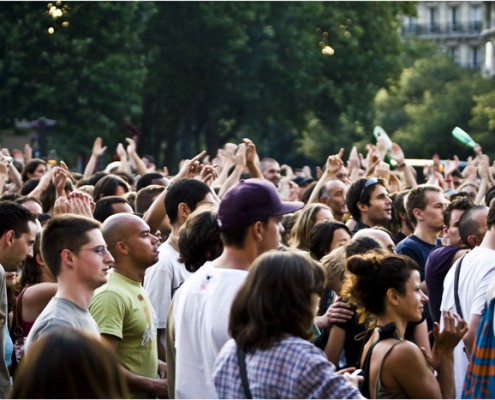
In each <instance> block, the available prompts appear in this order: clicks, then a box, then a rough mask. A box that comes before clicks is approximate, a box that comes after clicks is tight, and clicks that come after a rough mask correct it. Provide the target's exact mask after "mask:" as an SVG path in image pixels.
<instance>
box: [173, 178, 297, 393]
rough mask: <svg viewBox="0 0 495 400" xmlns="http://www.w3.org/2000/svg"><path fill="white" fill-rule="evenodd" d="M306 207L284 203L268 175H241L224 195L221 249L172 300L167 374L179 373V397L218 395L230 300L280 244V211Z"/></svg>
mask: <svg viewBox="0 0 495 400" xmlns="http://www.w3.org/2000/svg"><path fill="white" fill-rule="evenodd" d="M302 207H303V203H301V202H292V203H289V202H282V201H281V200H280V197H279V194H278V192H277V190H276V188H275V186H273V184H272V183H270V182H269V181H267V180H265V179H247V180H243V181H241V182H239V183H238V184H237V185H235V186H233V187H232V188H231V189H230V190H229V191H228V192H227V193H226V194H225V196H224V197H223V198H222V201H221V202H220V207H219V210H218V223H219V225H220V229H221V238H222V242H223V245H224V250H223V253H222V254H221V255H220V257H219V258H217V259H216V260H214V261H212V262H207V263H206V264H205V265H204V266H203V267H201V268H200V269H199V270H198V271H197V272H196V273H194V274H193V275H192V276H191V277H190V278H189V279H187V280H186V281H185V282H184V284H183V285H182V287H181V288H180V289H179V290H178V291H177V293H176V295H175V299H174V302H175V304H174V307H173V308H172V314H173V320H174V326H175V332H174V337H175V366H169V365H167V368H169V367H173V368H174V372H173V373H169V374H168V376H169V377H170V376H174V375H175V393H174V395H175V398H216V397H217V394H216V390H215V385H214V382H213V378H212V373H213V365H214V362H215V358H216V356H217V354H218V352H219V351H220V349H221V348H222V346H223V345H224V344H225V343H226V342H227V340H229V339H230V336H229V334H228V320H229V313H230V307H231V305H232V301H233V299H234V297H235V295H236V294H237V291H238V289H239V287H240V286H241V285H242V284H243V282H244V280H245V278H246V276H247V271H248V270H249V267H250V266H251V264H252V262H253V261H254V260H255V259H256V257H258V256H259V255H260V254H262V253H264V252H265V251H268V250H272V249H275V248H277V247H278V246H279V244H280V218H281V216H282V215H284V214H288V213H291V212H295V211H297V210H299V209H301V208H302ZM168 334H170V332H168Z"/></svg>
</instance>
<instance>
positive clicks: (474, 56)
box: [469, 46, 481, 70]
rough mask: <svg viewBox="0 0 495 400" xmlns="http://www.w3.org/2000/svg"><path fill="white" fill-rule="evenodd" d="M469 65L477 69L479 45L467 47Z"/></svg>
mask: <svg viewBox="0 0 495 400" xmlns="http://www.w3.org/2000/svg"><path fill="white" fill-rule="evenodd" d="M469 53H470V55H469V58H470V65H469V67H470V68H472V69H474V70H479V69H480V66H481V48H480V46H471V47H470V49H469Z"/></svg>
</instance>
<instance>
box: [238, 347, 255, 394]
mask: <svg viewBox="0 0 495 400" xmlns="http://www.w3.org/2000/svg"><path fill="white" fill-rule="evenodd" d="M236 347H237V360H238V361H239V373H240V374H241V381H242V389H243V390H244V395H245V396H246V399H252V398H253V395H252V394H251V390H249V381H248V378H247V373H246V357H245V355H244V352H243V351H242V350H241V348H240V347H239V346H238V345H236Z"/></svg>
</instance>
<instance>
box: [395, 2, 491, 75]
mask: <svg viewBox="0 0 495 400" xmlns="http://www.w3.org/2000/svg"><path fill="white" fill-rule="evenodd" d="M484 3H487V2H482V1H418V2H417V3H416V4H417V5H416V7H417V16H416V17H405V18H404V23H403V27H402V33H403V35H405V36H410V35H416V36H418V37H420V38H424V39H431V40H433V41H435V42H437V43H438V45H439V46H440V47H442V48H443V49H444V50H445V51H446V52H447V54H449V55H450V56H451V57H452V59H453V60H454V61H455V62H456V63H457V64H458V65H460V66H461V67H463V68H469V69H473V70H476V71H480V72H484V71H483V70H484V67H483V60H484V54H483V49H484V48H485V45H484V43H485V40H483V37H482V35H481V33H482V28H483V14H484V12H485V9H486V8H487V7H486V4H484ZM490 3H491V2H490ZM493 10H494V11H493V17H494V18H495V8H494V9H493ZM491 26H493V27H495V20H493V21H492V24H491ZM493 37H494V38H495V30H494V36H493ZM492 59H493V56H492ZM492 64H494V68H495V62H493V63H492ZM482 67H483V68H482Z"/></svg>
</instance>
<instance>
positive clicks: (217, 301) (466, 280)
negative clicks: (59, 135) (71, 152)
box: [0, 138, 495, 398]
mask: <svg viewBox="0 0 495 400" xmlns="http://www.w3.org/2000/svg"><path fill="white" fill-rule="evenodd" d="M126 141H127V143H126V146H124V145H122V144H119V145H118V147H117V149H116V154H117V156H118V158H119V161H117V162H112V163H111V164H109V165H107V166H105V167H104V168H102V169H101V170H100V168H99V167H98V166H99V165H100V163H101V160H102V156H103V155H104V154H105V152H107V151H108V149H107V148H106V146H104V145H103V142H102V140H101V138H96V139H95V141H94V144H93V148H92V153H91V157H90V158H89V161H88V163H87V165H86V167H85V170H84V172H83V173H78V172H76V171H75V170H74V169H72V168H71V167H70V166H69V165H67V164H66V163H65V162H64V161H63V160H60V161H57V160H50V162H47V161H46V160H43V159H39V158H32V154H31V153H32V152H31V148H30V147H29V145H26V146H25V148H24V149H23V150H22V151H21V150H18V149H11V150H9V149H6V148H4V149H2V150H1V153H0V193H2V195H1V197H0V264H1V266H2V267H3V268H2V273H1V274H0V277H1V280H0V397H10V398H62V397H63V398H363V397H365V398H454V397H457V398H460V397H472V398H474V397H476V398H480V397H494V396H495V388H494V384H495V378H494V377H493V374H492V376H491V377H489V376H484V375H483V371H484V368H485V366H490V362H491V363H492V364H493V363H495V335H494V329H495V326H494V320H493V314H494V311H495V300H494V298H495V264H493V262H492V260H493V259H495V202H494V201H492V200H493V198H495V179H494V177H495V166H492V165H491V164H490V160H489V157H488V156H487V155H486V154H484V153H483V151H482V148H481V146H479V145H477V146H476V147H475V149H474V154H473V156H472V157H470V158H469V159H468V161H467V164H466V166H465V167H464V168H462V169H461V167H460V161H459V159H458V158H457V157H456V156H453V157H452V160H451V161H449V162H447V163H442V162H441V161H440V158H439V156H438V155H435V156H434V157H433V158H432V160H431V163H430V164H429V165H427V166H426V167H424V169H423V171H417V170H416V169H414V168H413V167H412V166H411V165H408V163H407V160H406V158H405V155H404V152H403V151H402V149H401V148H400V146H399V145H398V144H397V143H393V144H392V145H391V146H389V145H388V144H387V142H386V141H385V140H384V139H383V138H379V139H378V141H377V143H376V144H371V143H370V144H368V145H367V147H366V152H365V154H364V155H363V154H359V153H358V151H357V149H356V148H355V147H353V148H352V149H350V151H349V153H348V157H347V159H345V157H344V154H345V151H344V149H341V150H340V151H339V152H338V153H337V154H335V155H330V156H329V157H328V158H327V160H326V163H325V165H322V166H321V168H320V167H318V168H316V170H315V171H312V170H311V169H310V168H309V167H307V166H305V167H303V168H300V169H299V168H292V167H291V166H289V165H286V164H284V165H280V164H279V162H278V161H277V160H275V159H273V158H268V157H260V156H259V155H258V151H257V149H256V146H255V144H254V143H253V142H252V141H251V140H249V139H243V141H242V142H241V143H239V144H234V143H227V144H225V145H224V146H223V147H222V148H221V149H218V151H217V153H216V154H211V155H208V154H206V152H205V151H203V152H201V153H199V154H197V155H195V156H193V157H190V158H188V159H185V160H183V161H182V162H181V164H180V165H179V168H178V173H177V174H176V175H175V176H171V175H169V173H168V170H167V169H166V168H163V169H161V170H160V169H159V168H157V166H156V165H155V163H154V160H153V157H151V156H149V155H142V156H140V155H139V154H138V152H137V146H136V142H135V140H133V139H130V138H127V139H126ZM418 172H420V173H419V174H418ZM418 176H421V178H418ZM487 368H488V367H487ZM492 368H493V367H492Z"/></svg>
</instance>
